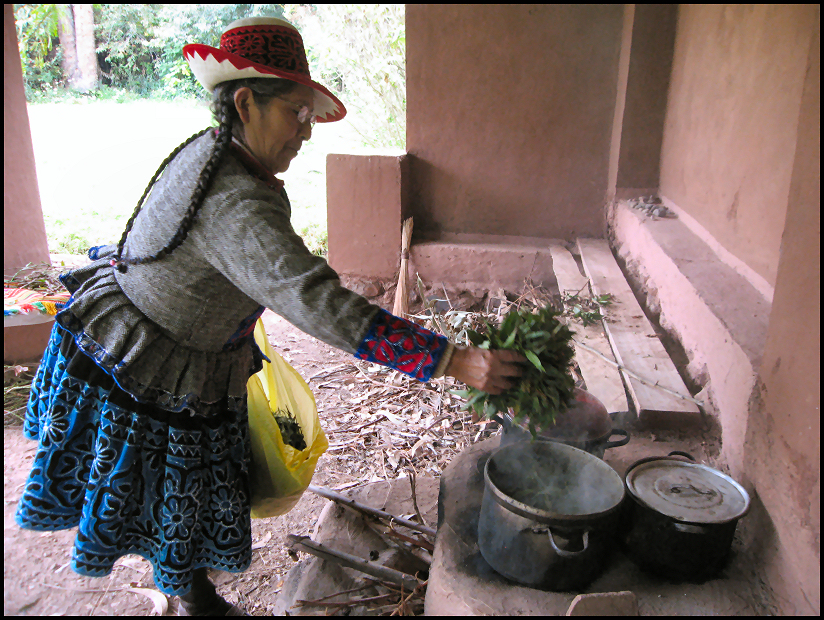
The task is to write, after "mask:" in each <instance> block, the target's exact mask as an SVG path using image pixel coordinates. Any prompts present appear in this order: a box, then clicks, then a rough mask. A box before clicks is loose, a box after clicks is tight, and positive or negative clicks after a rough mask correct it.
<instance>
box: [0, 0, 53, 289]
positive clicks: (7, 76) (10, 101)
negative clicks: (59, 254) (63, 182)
mask: <svg viewBox="0 0 824 620" xmlns="http://www.w3.org/2000/svg"><path fill="white" fill-rule="evenodd" d="M40 262H45V263H48V262H49V245H48V242H47V241H46V226H45V224H44V223H43V211H42V209H41V207H40V191H39V190H38V188H37V171H36V170H35V167H34V149H33V148H32V144H31V132H30V130H29V114H28V111H27V110H26V95H25V91H24V90H23V71H22V68H21V67H20V53H19V51H18V48H17V31H16V30H15V27H14V9H13V5H11V4H5V5H3V272H4V273H6V274H9V275H10V274H13V273H15V272H16V271H17V270H19V269H20V268H21V267H24V266H25V265H26V264H28V263H40Z"/></svg>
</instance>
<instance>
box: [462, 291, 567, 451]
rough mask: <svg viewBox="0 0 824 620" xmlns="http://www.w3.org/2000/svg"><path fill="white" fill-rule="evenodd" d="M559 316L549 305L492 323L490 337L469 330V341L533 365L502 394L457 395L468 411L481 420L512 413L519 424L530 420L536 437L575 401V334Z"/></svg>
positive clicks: (474, 391)
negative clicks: (539, 430) (506, 351)
mask: <svg viewBox="0 0 824 620" xmlns="http://www.w3.org/2000/svg"><path fill="white" fill-rule="evenodd" d="M558 316H559V313H558V312H556V311H555V310H554V309H553V308H552V307H551V306H547V307H545V308H542V309H540V310H538V311H537V312H536V313H532V312H530V311H529V310H526V309H521V310H517V311H515V310H513V311H512V312H510V313H509V314H508V315H507V316H506V318H505V319H504V320H503V322H502V323H501V325H500V326H497V327H496V326H492V325H489V324H488V323H487V324H486V326H487V333H486V334H481V333H478V332H475V331H470V332H469V341H470V342H471V343H472V344H473V345H475V346H477V347H480V348H482V349H489V350H496V349H506V350H509V351H517V352H518V353H520V354H522V355H523V356H524V357H526V359H527V360H528V361H529V363H528V364H526V365H525V367H524V372H523V375H522V376H521V378H520V381H519V383H518V384H517V385H516V386H515V387H513V388H511V389H509V390H507V391H505V392H503V393H502V394H497V395H493V394H489V393H487V392H482V391H481V390H479V389H477V388H473V387H470V388H469V389H468V390H460V391H456V392H455V394H456V395H458V396H462V397H463V398H466V399H467V402H466V404H465V405H464V409H470V408H471V409H473V410H474V411H475V413H477V414H478V415H479V416H481V417H487V418H491V417H492V416H494V415H495V414H496V413H498V412H499V411H500V412H507V411H510V412H511V414H512V416H513V420H514V422H515V423H521V422H523V421H524V420H525V419H527V420H528V426H529V430H530V432H531V433H532V435H533V437H534V436H535V434H536V433H537V429H538V428H546V427H548V426H551V425H552V424H553V423H554V422H555V416H556V415H557V414H558V413H559V412H560V411H563V410H565V409H566V408H567V407H568V406H569V405H570V404H571V403H572V400H573V390H574V389H575V379H574V378H573V376H572V358H573V357H574V355H575V352H574V350H573V348H572V342H571V341H572V336H573V332H572V331H571V330H570V329H569V328H568V327H567V326H566V325H565V324H564V323H562V322H561V321H560V320H559V319H558Z"/></svg>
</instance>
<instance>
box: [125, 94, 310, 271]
mask: <svg viewBox="0 0 824 620" xmlns="http://www.w3.org/2000/svg"><path fill="white" fill-rule="evenodd" d="M244 86H246V87H249V88H250V89H252V92H253V93H254V95H255V104H256V105H258V106H262V105H266V104H267V103H268V102H269V101H270V100H271V99H272V98H274V97H276V96H279V95H285V94H288V93H289V92H291V91H292V89H294V88H295V87H296V86H297V84H296V83H295V82H291V81H288V80H279V79H265V78H264V79H245V80H232V81H230V82H224V83H223V84H219V85H218V86H217V87H216V88H215V92H214V95H213V99H212V105H211V109H212V114H213V115H214V117H215V120H216V121H217V122H218V135H217V139H216V140H215V144H214V146H213V147H212V154H211V155H210V157H209V160H208V161H207V162H206V165H205V166H203V170H201V171H200V176H199V177H198V179H197V184H196V185H195V189H194V191H193V192H192V198H191V200H190V201H189V208H188V209H187V210H186V215H184V216H183V219H182V220H181V222H180V225H179V226H178V228H177V232H176V233H175V234H174V236H173V237H172V239H171V241H169V243H168V244H166V246H165V247H164V248H163V249H161V250H159V251H158V252H157V253H156V254H154V255H152V256H143V257H140V258H125V259H124V258H123V247H124V246H125V245H126V238H127V237H128V236H129V232H130V231H131V230H132V226H133V225H134V221H135V219H137V215H138V213H140V210H141V209H142V208H143V202H144V201H145V200H146V197H147V196H148V195H149V193H150V192H151V189H152V187H153V186H154V184H155V182H156V181H157V179H158V178H159V177H160V175H161V174H163V171H164V170H165V169H166V166H167V165H169V162H171V161H172V160H173V159H174V158H175V157H176V156H177V154H178V153H180V151H182V150H183V149H185V148H186V147H187V146H188V145H189V144H190V143H191V142H193V141H194V140H197V139H198V138H199V137H201V136H202V135H204V134H206V133H208V132H209V131H213V128H212V127H207V128H206V129H204V130H202V131H199V132H197V133H196V134H194V135H193V136H191V137H189V138H188V139H187V140H186V141H185V142H183V143H182V144H181V145H180V146H178V147H177V148H176V149H175V150H174V151H172V152H171V153H170V154H169V156H168V157H167V158H166V159H164V160H163V163H162V164H160V167H159V168H158V169H157V172H155V173H154V176H153V177H152V179H151V181H149V184H148V185H147V186H146V190H145V191H144V192H143V195H142V196H141V197H140V200H138V201H137V207H135V210H134V213H132V216H131V217H130V218H129V221H128V222H127V223H126V229H125V230H124V231H123V235H122V236H121V237H120V241H119V242H118V244H117V253H116V254H115V258H114V260H113V264H114V265H115V266H116V267H117V270H118V271H120V273H126V271H127V269H128V266H129V265H145V264H146V263H153V262H155V261H159V260H162V259H164V258H166V257H167V256H169V254H171V253H172V252H174V251H175V249H176V248H177V247H178V246H179V245H180V244H181V243H183V242H184V241H185V240H186V237H187V236H188V235H189V230H190V229H191V227H192V225H193V224H194V222H195V218H197V214H198V211H200V207H201V205H202V204H203V199H204V198H205V197H206V194H207V193H208V192H209V189H210V188H211V186H212V182H213V181H214V178H215V176H216V173H217V170H218V168H219V167H220V163H221V162H222V161H223V158H224V157H225V156H226V153H227V152H228V150H229V145H230V144H231V141H232V131H233V129H234V128H235V127H236V126H237V124H238V123H239V122H240V116H239V114H238V112H237V109H236V108H235V102H234V96H235V93H236V92H237V90H238V89H239V88H242V87H244Z"/></svg>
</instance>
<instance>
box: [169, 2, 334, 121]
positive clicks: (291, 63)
mask: <svg viewBox="0 0 824 620" xmlns="http://www.w3.org/2000/svg"><path fill="white" fill-rule="evenodd" d="M183 56H184V58H186V60H187V61H188V63H189V66H190V67H191V68H192V73H194V74H195V77H196V78H197V81H198V82H200V83H201V84H202V85H203V87H204V88H205V89H206V90H208V91H209V92H210V93H211V92H213V91H214V89H215V86H217V85H218V84H220V83H221V82H226V81H228V80H240V79H245V78H282V79H285V80H292V81H293V82H297V83H299V84H303V85H305V86H309V87H310V88H312V89H313V90H314V91H315V110H314V112H315V115H316V116H317V120H318V122H319V123H330V122H332V121H339V120H340V119H342V118H343V117H344V116H346V108H345V107H343V104H342V103H341V102H340V100H339V99H338V98H337V97H335V95H333V94H332V93H330V92H329V90H327V89H326V88H325V87H324V86H321V85H320V84H318V83H317V82H315V81H313V80H312V77H311V76H310V75H309V63H307V62H306V52H305V51H304V49H303V39H302V38H301V36H300V33H299V32H298V31H297V29H296V28H295V27H294V26H293V25H292V24H290V23H289V22H287V21H284V20H282V19H277V18H275V17H249V18H246V19H239V20H237V21H235V22H232V23H231V24H229V27H228V28H227V29H226V30H225V31H224V33H223V34H222V35H221V36H220V49H216V48H214V47H210V46H208V45H201V44H200V43H192V44H190V45H186V46H184V47H183Z"/></svg>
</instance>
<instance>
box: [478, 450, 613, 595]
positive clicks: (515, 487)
mask: <svg viewBox="0 0 824 620" xmlns="http://www.w3.org/2000/svg"><path fill="white" fill-rule="evenodd" d="M623 499H624V485H623V482H622V481H621V477H620V476H619V475H618V474H617V473H616V472H615V471H614V470H613V469H612V468H611V467H610V466H609V465H607V464H606V463H604V462H603V461H602V460H600V459H598V458H596V457H594V456H592V455H591V454H588V453H587V452H584V451H583V450H579V449H577V448H573V447H571V446H566V445H564V444H560V443H554V442H548V441H534V442H527V443H518V444H513V445H510V446H504V447H501V448H498V450H496V451H495V452H494V453H493V454H492V456H491V457H490V458H489V460H488V461H487V462H486V465H485V467H484V497H483V503H482V504H481V515H480V520H479V522H478V546H479V548H480V551H481V554H482V555H483V557H484V559H485V560H486V561H487V563H488V564H489V565H490V566H491V567H492V568H493V569H495V571H497V572H498V573H500V574H501V575H503V576H504V577H506V578H508V579H511V580H513V581H516V582H518V583H520V584H523V585H526V586H530V587H534V588H541V589H546V590H555V591H565V590H572V589H578V588H582V587H584V586H586V585H587V584H588V583H589V582H591V581H592V580H593V579H595V578H596V577H597V576H598V575H599V574H600V573H601V572H602V571H603V570H604V568H605V567H606V562H607V559H608V557H609V554H610V552H611V551H612V549H613V548H614V545H615V542H616V536H617V533H618V532H617V529H618V523H619V516H620V512H619V510H620V506H621V502H622V501H623Z"/></svg>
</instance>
